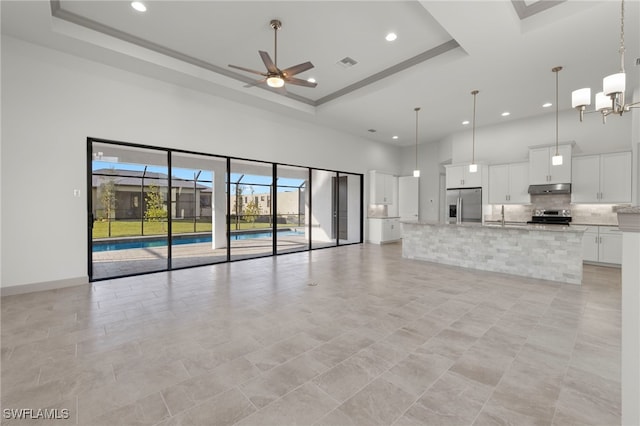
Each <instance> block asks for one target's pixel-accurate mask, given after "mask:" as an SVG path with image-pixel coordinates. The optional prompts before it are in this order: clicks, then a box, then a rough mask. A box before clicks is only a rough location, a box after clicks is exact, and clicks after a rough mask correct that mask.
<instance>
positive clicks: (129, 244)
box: [92, 231, 304, 252]
mask: <svg viewBox="0 0 640 426" xmlns="http://www.w3.org/2000/svg"><path fill="white" fill-rule="evenodd" d="M272 234H273V233H272V232H271V231H267V232H247V233H238V234H231V240H232V241H234V240H249V239H253V238H271V236H272ZM292 235H304V232H297V231H278V236H279V237H286V236H292ZM210 242H211V235H202V236H192V237H182V236H177V237H173V245H174V246H176V245H183V244H197V243H210ZM166 245H167V239H153V240H146V239H145V240H130V241H117V242H108V241H104V242H103V241H98V242H94V243H93V246H92V251H93V252H101V251H114V250H126V249H135V248H150V247H164V246H166Z"/></svg>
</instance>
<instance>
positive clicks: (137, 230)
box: [93, 220, 292, 239]
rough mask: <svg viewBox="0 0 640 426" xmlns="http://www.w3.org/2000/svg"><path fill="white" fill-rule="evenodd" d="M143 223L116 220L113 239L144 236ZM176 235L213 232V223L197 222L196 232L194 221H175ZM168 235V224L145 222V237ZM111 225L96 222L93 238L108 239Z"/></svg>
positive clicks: (255, 225)
mask: <svg viewBox="0 0 640 426" xmlns="http://www.w3.org/2000/svg"><path fill="white" fill-rule="evenodd" d="M142 225H143V224H142V223H141V222H140V221H122V220H115V221H112V222H111V237H134V236H138V235H142ZM238 225H239V226H238V227H236V223H232V224H231V230H232V231H234V230H242V229H261V228H271V225H270V224H269V223H247V222H240V223H239V224H238ZM171 226H172V229H173V233H174V234H187V233H190V232H209V231H211V222H209V221H207V222H197V223H196V227H195V231H194V229H193V222H192V221H184V222H183V221H178V220H174V221H173V222H172V223H171ZM290 226H292V225H291V224H285V223H279V224H278V227H290ZM166 233H167V224H166V223H162V222H144V235H164V234H166ZM108 237H109V224H108V222H106V221H105V222H99V221H96V222H94V224H93V238H94V239H96V238H108Z"/></svg>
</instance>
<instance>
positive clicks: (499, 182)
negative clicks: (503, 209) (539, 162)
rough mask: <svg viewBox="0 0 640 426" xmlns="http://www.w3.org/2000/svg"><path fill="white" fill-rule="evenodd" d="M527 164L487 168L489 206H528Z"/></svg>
mask: <svg viewBox="0 0 640 426" xmlns="http://www.w3.org/2000/svg"><path fill="white" fill-rule="evenodd" d="M528 188H529V163H514V164H502V165H498V166H489V204H528V203H529V202H530V198H529V193H528Z"/></svg>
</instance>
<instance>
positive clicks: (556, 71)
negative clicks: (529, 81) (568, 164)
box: [551, 67, 562, 156]
mask: <svg viewBox="0 0 640 426" xmlns="http://www.w3.org/2000/svg"><path fill="white" fill-rule="evenodd" d="M561 70H562V67H553V68H552V69H551V71H553V72H554V73H556V156H558V155H560V154H559V152H558V111H559V109H560V105H558V73H559V72H560V71H561Z"/></svg>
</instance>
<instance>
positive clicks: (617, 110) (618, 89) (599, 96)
mask: <svg viewBox="0 0 640 426" xmlns="http://www.w3.org/2000/svg"><path fill="white" fill-rule="evenodd" d="M618 51H619V52H620V72H618V73H616V74H611V75H609V76H607V77H605V78H603V79H602V92H598V93H596V97H595V100H596V108H595V110H594V111H588V112H596V111H599V112H600V114H602V123H603V124H604V123H606V122H607V116H608V115H610V114H617V115H620V116H622V114H623V113H625V112H629V110H630V109H631V108H638V107H639V106H640V102H635V103H632V104H627V103H625V100H624V92H625V90H626V74H625V71H624V0H621V5H620V48H619V49H618ZM556 103H557V101H556ZM588 105H591V88H589V87H585V88H583V89H578V90H574V91H573V92H571V107H572V108H575V109H577V110H578V111H579V112H580V121H583V119H584V113H585V110H586V108H587V106H588Z"/></svg>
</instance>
